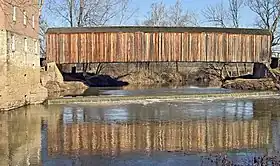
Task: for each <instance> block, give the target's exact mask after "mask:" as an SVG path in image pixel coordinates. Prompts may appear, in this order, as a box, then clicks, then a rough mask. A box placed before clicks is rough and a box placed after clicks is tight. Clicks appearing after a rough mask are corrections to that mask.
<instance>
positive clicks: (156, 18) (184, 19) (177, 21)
mask: <svg viewBox="0 0 280 166" xmlns="http://www.w3.org/2000/svg"><path fill="white" fill-rule="evenodd" d="M143 24H144V25H148V26H193V25H198V23H197V19H196V16H195V14H194V13H192V12H190V11H188V10H186V9H184V7H183V4H182V1H181V0H177V1H176V3H175V4H174V5H171V6H169V7H166V5H165V4H164V3H163V2H162V1H161V2H158V3H153V4H152V5H151V11H150V12H149V13H148V17H147V19H146V20H145V21H144V22H143Z"/></svg>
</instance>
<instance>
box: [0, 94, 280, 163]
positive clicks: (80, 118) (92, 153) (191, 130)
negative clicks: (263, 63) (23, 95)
mask: <svg viewBox="0 0 280 166" xmlns="http://www.w3.org/2000/svg"><path fill="white" fill-rule="evenodd" d="M279 110H280V101H278V100H272V99H269V100H242V101H241V100H232V101H215V102H192V103H180V102H170V103H142V104H128V105H110V106H109V105H108V106H99V107H92V106H79V105H62V106H58V105H57V106H55V105H53V106H48V107H44V106H30V107H26V108H22V109H19V110H17V111H12V112H5V113H1V114H0V135H1V137H0V165H44V166H45V165H46V166H48V165H66V166H68V165H71V166H72V165H75V166H76V165H77V166H80V165H112V166H113V165H117V166H118V165H120V166H123V165H133V166H134V165H136V166H137V165H143V166H144V165H145V166H146V165H160V166H161V165H174V164H176V165H217V163H218V162H226V161H231V162H233V163H234V164H241V165H252V163H253V162H254V157H256V156H268V157H271V156H274V155H275V154H277V152H278V151H279V150H280V113H279ZM224 156H227V158H225V157H224ZM266 159H268V158H265V159H263V158H260V160H262V162H265V160H266ZM275 160H276V159H275ZM255 161H257V160H256V159H255ZM228 165H229V164H228Z"/></svg>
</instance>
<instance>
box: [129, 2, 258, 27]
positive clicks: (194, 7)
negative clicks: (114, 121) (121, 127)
mask: <svg viewBox="0 0 280 166" xmlns="http://www.w3.org/2000/svg"><path fill="white" fill-rule="evenodd" d="M160 1H162V2H164V4H166V5H167V6H168V5H172V4H174V3H175V2H176V0H133V2H132V6H133V7H137V8H138V9H139V12H138V13H137V17H138V18H139V19H141V17H145V15H147V13H148V11H149V9H150V6H151V4H152V3H154V2H160ZM221 2H222V3H223V4H224V5H225V6H227V4H228V0H182V3H183V6H184V7H185V8H186V9H187V10H189V11H192V12H195V13H198V14H199V20H200V21H205V20H204V18H203V16H202V15H201V11H202V10H203V9H204V8H205V7H207V6H209V5H215V4H220V3H221ZM254 21H255V15H254V13H252V12H251V11H250V10H249V9H248V8H247V7H243V8H242V11H241V19H240V22H241V27H253V26H254ZM205 24H206V23H205Z"/></svg>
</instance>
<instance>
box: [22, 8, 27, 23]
mask: <svg viewBox="0 0 280 166" xmlns="http://www.w3.org/2000/svg"><path fill="white" fill-rule="evenodd" d="M26 24H27V15H26V11H25V10H24V11H23V25H26Z"/></svg>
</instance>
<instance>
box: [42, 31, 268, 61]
mask: <svg viewBox="0 0 280 166" xmlns="http://www.w3.org/2000/svg"><path fill="white" fill-rule="evenodd" d="M218 30H219V31H213V32H211V31H209V30H208V31H203V30H201V31H187V30H186V31H182V30H181V31H178V32H176V30H174V31H166V32H165V31H158V32H157V31H151V32H144V31H142V32H141V31H112V30H111V31H92V32H91V31H74V30H73V31H71V32H69V31H65V32H63V30H60V31H58V32H55V31H51V32H48V33H47V60H48V61H55V62H56V63H58V64H64V63H86V62H90V63H94V62H162V61H170V62H175V61H178V62H264V61H268V60H269V59H270V50H271V46H270V42H271V36H270V35H269V34H268V33H263V34H262V33H254V32H250V33H243V31H240V32H239V31H238V30H236V31H233V32H228V31H225V32H224V31H223V29H221V28H220V29H218ZM256 32H257V31H256Z"/></svg>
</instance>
